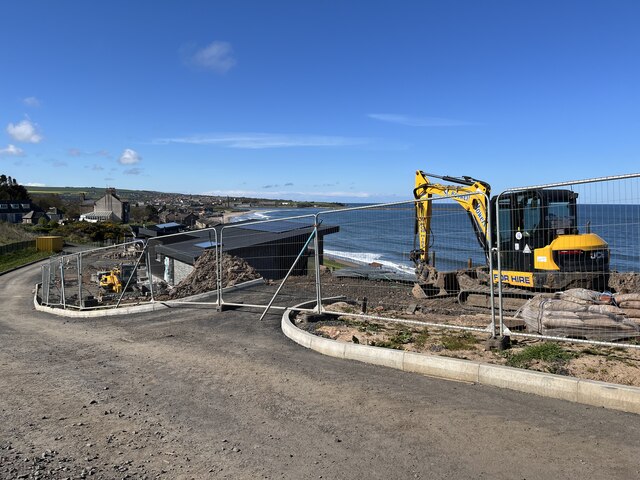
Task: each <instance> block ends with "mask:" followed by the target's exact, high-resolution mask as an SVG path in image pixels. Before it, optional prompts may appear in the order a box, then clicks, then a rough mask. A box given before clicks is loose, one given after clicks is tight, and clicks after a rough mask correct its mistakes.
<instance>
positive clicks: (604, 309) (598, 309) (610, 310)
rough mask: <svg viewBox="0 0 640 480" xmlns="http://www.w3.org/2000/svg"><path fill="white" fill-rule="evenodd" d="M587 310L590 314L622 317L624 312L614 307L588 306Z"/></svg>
mask: <svg viewBox="0 0 640 480" xmlns="http://www.w3.org/2000/svg"><path fill="white" fill-rule="evenodd" d="M587 310H588V311H589V312H591V313H602V314H614V315H624V311H623V310H622V309H621V308H618V307H616V306H615V305H589V306H588V307H587Z"/></svg>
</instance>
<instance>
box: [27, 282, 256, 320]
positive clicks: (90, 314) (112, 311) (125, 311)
mask: <svg viewBox="0 0 640 480" xmlns="http://www.w3.org/2000/svg"><path fill="white" fill-rule="evenodd" d="M263 282H264V279H262V278H258V279H255V280H249V281H248V282H244V283H240V284H238V285H233V286H230V287H226V288H224V289H222V291H223V292H231V291H234V290H241V289H243V288H249V287H251V286H253V285H257V284H259V283H263ZM38 287H39V284H37V285H36V289H35V293H34V296H33V305H34V307H35V309H36V310H38V311H40V312H46V313H51V314H53V315H58V316H61V317H73V318H98V317H108V316H115V315H131V314H134V313H147V312H155V311H156V310H164V309H167V308H171V307H172V306H177V305H180V306H185V305H186V306H188V304H189V302H198V301H199V300H203V299H205V298H207V297H209V296H211V295H215V292H205V293H199V294H197V295H192V296H190V297H184V298H181V299H179V300H167V301H161V302H159V301H156V302H149V303H144V304H137V305H131V306H121V307H118V308H104V309H99V310H70V309H62V308H55V307H47V306H45V305H41V304H40V303H38Z"/></svg>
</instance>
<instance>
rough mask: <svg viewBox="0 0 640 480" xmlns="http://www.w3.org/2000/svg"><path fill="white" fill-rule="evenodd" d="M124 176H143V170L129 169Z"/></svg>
mask: <svg viewBox="0 0 640 480" xmlns="http://www.w3.org/2000/svg"><path fill="white" fill-rule="evenodd" d="M124 174H125V175H141V174H142V169H141V168H138V167H134V168H129V169H127V170H125V171H124Z"/></svg>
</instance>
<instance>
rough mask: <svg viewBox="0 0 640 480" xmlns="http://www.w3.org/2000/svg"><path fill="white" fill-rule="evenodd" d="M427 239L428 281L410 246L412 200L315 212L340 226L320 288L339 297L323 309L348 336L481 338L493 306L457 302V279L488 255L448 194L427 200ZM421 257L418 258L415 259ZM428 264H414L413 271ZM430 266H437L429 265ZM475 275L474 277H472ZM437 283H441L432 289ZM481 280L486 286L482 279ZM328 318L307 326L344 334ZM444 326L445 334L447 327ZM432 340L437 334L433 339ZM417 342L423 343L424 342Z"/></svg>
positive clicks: (382, 341) (480, 266) (481, 265)
mask: <svg viewBox="0 0 640 480" xmlns="http://www.w3.org/2000/svg"><path fill="white" fill-rule="evenodd" d="M430 201H431V202H432V204H433V205H432V207H433V208H432V221H431V232H430V234H431V244H430V245H429V247H430V248H429V254H428V255H427V257H428V264H429V266H430V267H434V268H435V269H436V270H437V271H438V272H440V273H439V274H435V276H436V277H437V276H438V275H440V277H438V278H439V280H437V281H436V282H434V284H432V285H431V286H426V285H425V284H424V282H422V281H419V279H418V276H417V275H416V264H415V263H414V261H413V259H412V257H413V258H415V254H414V255H412V251H415V250H416V249H417V248H418V245H417V244H416V240H415V233H416V202H414V201H410V202H399V203H390V204H381V205H371V206H366V207H356V208H350V209H342V210H334V211H327V212H322V213H320V214H318V223H319V224H321V225H324V224H329V225H336V226H339V232H337V233H335V234H332V235H328V236H327V237H326V238H325V239H324V242H323V248H322V250H321V252H322V260H321V263H322V266H321V271H320V291H321V293H322V297H323V298H324V299H328V298H334V299H335V297H339V298H337V299H336V300H339V301H335V300H334V301H333V304H332V305H327V306H326V307H325V312H326V313H330V314H333V315H334V317H337V318H338V319H339V320H342V321H343V323H342V325H346V326H347V327H349V329H348V331H349V332H351V333H352V337H353V338H350V337H349V338H346V340H347V341H354V342H358V343H366V344H369V345H385V346H391V347H393V348H406V349H415V350H418V351H419V350H420V348H426V347H424V343H425V342H424V339H425V338H426V336H430V337H431V339H432V342H427V343H429V344H430V345H431V346H430V347H429V348H431V347H433V348H438V347H437V345H438V340H437V339H440V338H441V337H443V336H445V337H446V336H447V335H458V334H456V333H452V332H450V330H457V331H461V330H463V331H466V332H467V333H462V334H461V335H468V336H469V341H470V342H473V341H475V337H474V334H473V333H472V332H476V334H477V335H478V337H477V338H478V339H480V338H486V337H487V336H488V334H489V332H488V329H489V328H490V327H491V326H492V325H493V324H492V316H491V309H490V306H487V304H486V302H485V303H482V304H481V305H480V306H476V307H472V308H470V307H468V306H466V305H461V304H460V303H459V302H458V294H459V292H460V285H459V284H458V283H457V279H458V278H459V277H460V275H459V272H458V271H459V270H462V271H463V272H462V273H461V274H462V275H467V276H469V281H472V280H473V281H476V280H477V279H476V278H475V273H476V272H478V271H480V270H482V271H484V272H485V275H484V276H485V278H486V279H488V278H489V276H488V273H487V266H486V258H485V255H484V253H483V250H482V248H481V247H480V245H479V244H478V243H477V241H476V238H475V234H474V231H473V228H472V226H471V224H470V222H469V218H468V216H467V214H466V212H465V211H464V210H463V209H462V208H461V207H460V206H459V205H456V204H454V203H452V202H451V198H450V197H434V198H433V199H432V200H430ZM425 263H426V262H418V266H420V265H422V264H425ZM422 270H426V269H422V268H419V269H418V271H419V272H420V271H422ZM433 271H435V270H433ZM472 276H473V277H474V278H473V279H471V277H472ZM434 285H438V286H439V288H435V287H434ZM485 287H486V288H487V289H489V290H490V283H489V282H488V281H487V282H486V284H485ZM341 328H342V327H340V328H339V327H338V326H337V324H334V323H332V322H331V321H329V322H327V323H324V324H323V323H322V322H320V323H319V324H317V325H315V326H314V327H311V329H314V330H316V331H317V333H320V334H323V335H328V336H331V337H335V338H341V335H344V334H345V333H344V332H343V331H342V330H341ZM447 331H449V333H447ZM434 339H435V340H434ZM421 345H422V346H421Z"/></svg>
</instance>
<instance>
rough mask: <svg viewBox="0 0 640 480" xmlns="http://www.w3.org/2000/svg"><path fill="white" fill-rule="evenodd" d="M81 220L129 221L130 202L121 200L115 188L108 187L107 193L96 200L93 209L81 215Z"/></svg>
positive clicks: (94, 221)
mask: <svg viewBox="0 0 640 480" xmlns="http://www.w3.org/2000/svg"><path fill="white" fill-rule="evenodd" d="M80 221H84V222H91V223H98V222H120V223H128V222H129V202H124V201H122V200H120V198H119V197H118V195H117V194H116V189H115V188H107V190H106V193H105V195H104V196H103V197H102V198H100V199H99V200H97V201H96V202H94V204H93V211H91V212H88V213H83V214H82V215H80Z"/></svg>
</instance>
